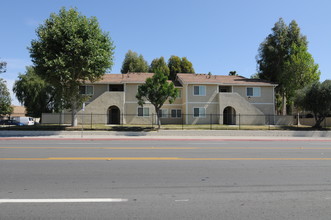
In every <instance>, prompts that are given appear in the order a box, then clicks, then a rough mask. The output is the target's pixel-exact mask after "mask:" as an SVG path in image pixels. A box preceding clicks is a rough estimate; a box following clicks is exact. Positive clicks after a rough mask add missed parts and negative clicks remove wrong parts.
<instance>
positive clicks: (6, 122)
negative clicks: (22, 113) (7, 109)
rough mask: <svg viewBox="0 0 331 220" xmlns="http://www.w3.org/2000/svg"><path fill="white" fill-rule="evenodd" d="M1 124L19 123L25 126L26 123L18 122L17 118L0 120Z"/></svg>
mask: <svg viewBox="0 0 331 220" xmlns="http://www.w3.org/2000/svg"><path fill="white" fill-rule="evenodd" d="M0 125H17V126H23V125H24V124H23V123H21V122H18V121H16V120H11V119H10V120H2V121H0Z"/></svg>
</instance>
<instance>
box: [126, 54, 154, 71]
mask: <svg viewBox="0 0 331 220" xmlns="http://www.w3.org/2000/svg"><path fill="white" fill-rule="evenodd" d="M129 72H131V73H146V72H148V63H147V61H146V60H145V59H144V57H143V56H142V55H141V54H140V55H138V54H137V53H136V52H133V51H131V50H129V51H128V52H127V53H126V54H125V58H124V61H123V64H122V69H121V73H129Z"/></svg>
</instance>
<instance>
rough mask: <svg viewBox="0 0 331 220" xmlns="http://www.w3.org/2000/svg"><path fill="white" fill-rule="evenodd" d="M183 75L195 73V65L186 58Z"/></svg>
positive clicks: (184, 58)
mask: <svg viewBox="0 0 331 220" xmlns="http://www.w3.org/2000/svg"><path fill="white" fill-rule="evenodd" d="M181 66H182V73H194V68H193V64H192V63H191V62H190V61H189V60H188V59H187V58H186V57H182V64H181Z"/></svg>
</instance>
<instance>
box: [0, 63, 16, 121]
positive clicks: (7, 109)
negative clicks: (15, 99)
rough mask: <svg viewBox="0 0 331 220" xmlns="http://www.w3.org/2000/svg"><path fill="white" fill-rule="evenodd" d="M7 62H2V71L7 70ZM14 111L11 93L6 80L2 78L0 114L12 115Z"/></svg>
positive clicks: (0, 83)
mask: <svg viewBox="0 0 331 220" xmlns="http://www.w3.org/2000/svg"><path fill="white" fill-rule="evenodd" d="M6 65H7V63H6V62H3V61H2V62H0V73H3V72H6ZM12 112H13V107H12V106H11V98H10V93H9V91H8V88H7V85H6V81H5V80H3V79H2V78H0V116H3V115H10V114H11V113H12Z"/></svg>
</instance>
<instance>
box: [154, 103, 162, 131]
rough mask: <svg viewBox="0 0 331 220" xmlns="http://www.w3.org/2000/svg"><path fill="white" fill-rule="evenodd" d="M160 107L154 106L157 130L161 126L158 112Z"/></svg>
mask: <svg viewBox="0 0 331 220" xmlns="http://www.w3.org/2000/svg"><path fill="white" fill-rule="evenodd" d="M159 110H160V109H157V108H155V111H156V122H157V130H160V128H161V120H160V113H159Z"/></svg>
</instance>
